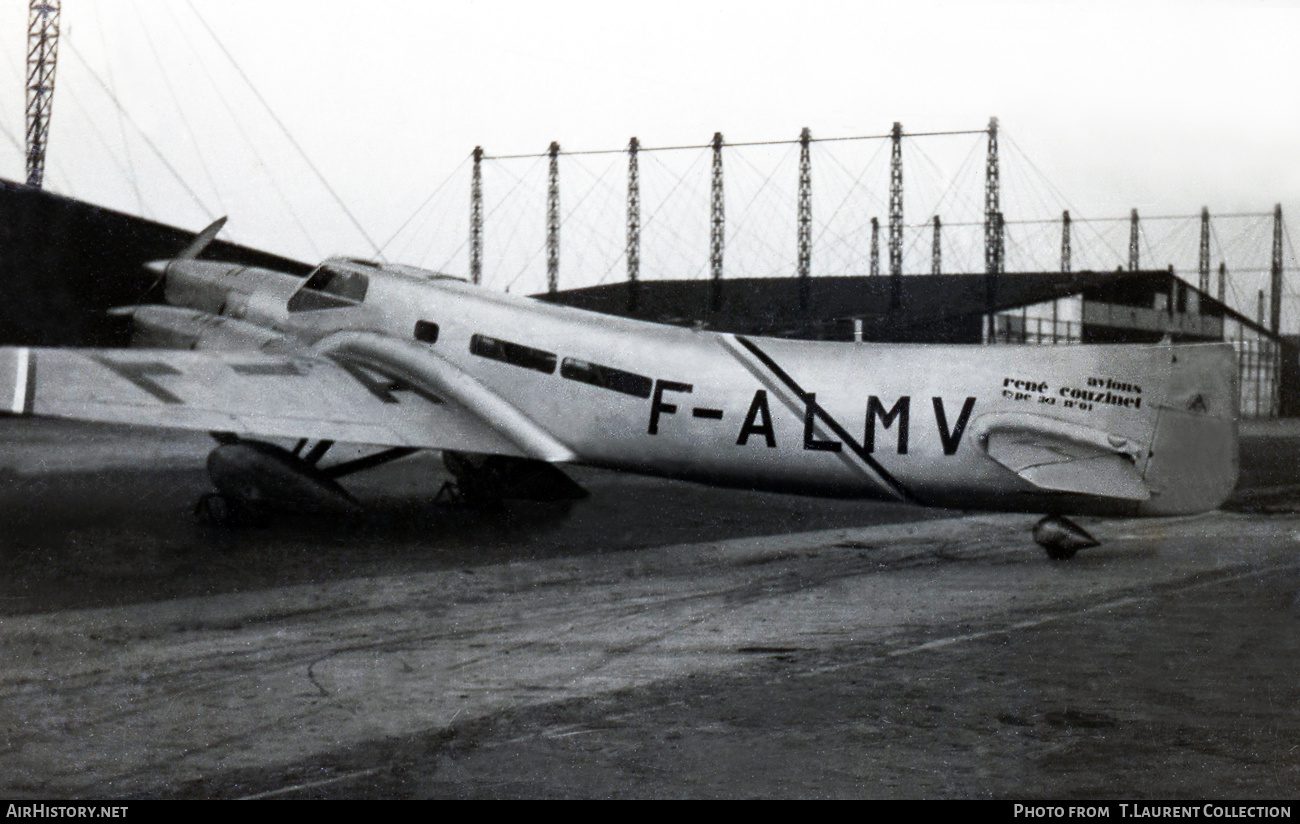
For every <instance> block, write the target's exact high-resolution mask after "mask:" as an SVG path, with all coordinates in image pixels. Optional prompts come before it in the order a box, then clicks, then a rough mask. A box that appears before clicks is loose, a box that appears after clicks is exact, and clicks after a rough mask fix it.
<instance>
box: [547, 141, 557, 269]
mask: <svg viewBox="0 0 1300 824" xmlns="http://www.w3.org/2000/svg"><path fill="white" fill-rule="evenodd" d="M548 153H549V154H550V156H551V168H550V174H549V176H548V178H547V185H546V291H547V292H549V293H551V294H552V295H553V294H555V292H556V291H557V290H558V289H559V286H560V144H559V143H556V142H554V141H552V142H551V148H550V149H549V151H548Z"/></svg>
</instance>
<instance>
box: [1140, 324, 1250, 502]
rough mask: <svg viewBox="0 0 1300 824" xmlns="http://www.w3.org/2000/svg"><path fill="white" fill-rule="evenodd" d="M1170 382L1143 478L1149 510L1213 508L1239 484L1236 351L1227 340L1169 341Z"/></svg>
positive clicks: (1157, 420)
mask: <svg viewBox="0 0 1300 824" xmlns="http://www.w3.org/2000/svg"><path fill="white" fill-rule="evenodd" d="M1168 351H1169V357H1170V368H1169V384H1168V389H1167V391H1166V392H1165V400H1164V403H1163V404H1161V405H1160V408H1159V412H1158V415H1157V418H1156V431H1155V435H1154V437H1153V438H1152V443H1151V458H1150V460H1149V461H1148V462H1147V465H1146V471H1145V472H1144V473H1143V480H1144V481H1145V482H1146V485H1147V487H1148V489H1150V491H1151V498H1150V500H1148V501H1144V502H1143V503H1142V504H1141V505H1140V511H1141V513H1142V514H1144V515H1183V514H1190V513H1193V512H1204V511H1206V510H1210V509H1214V508H1215V507H1217V506H1219V505H1220V504H1222V503H1223V502H1224V501H1225V500H1227V498H1228V496H1229V495H1231V494H1232V490H1233V488H1234V487H1235V486H1236V485H1237V471H1238V459H1237V415H1238V405H1239V396H1238V394H1237V356H1236V354H1235V353H1234V352H1233V350H1232V347H1231V346H1230V345H1228V344H1211V345H1192V346H1171V347H1169V350H1168Z"/></svg>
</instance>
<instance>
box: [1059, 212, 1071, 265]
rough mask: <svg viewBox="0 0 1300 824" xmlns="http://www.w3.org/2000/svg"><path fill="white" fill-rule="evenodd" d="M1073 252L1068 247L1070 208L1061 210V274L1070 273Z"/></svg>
mask: <svg viewBox="0 0 1300 824" xmlns="http://www.w3.org/2000/svg"><path fill="white" fill-rule="evenodd" d="M1072 256H1073V252H1072V250H1071V249H1070V210H1069V209H1066V210H1065V211H1064V212H1061V274H1063V275H1068V274H1070V268H1071V265H1072V261H1071V258H1072Z"/></svg>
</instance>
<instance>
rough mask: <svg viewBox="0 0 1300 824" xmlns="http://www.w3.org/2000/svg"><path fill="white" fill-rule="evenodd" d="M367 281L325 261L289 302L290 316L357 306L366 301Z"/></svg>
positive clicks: (368, 282) (352, 270)
mask: <svg viewBox="0 0 1300 824" xmlns="http://www.w3.org/2000/svg"><path fill="white" fill-rule="evenodd" d="M369 286H370V278H369V277H367V276H366V274H365V273H364V272H358V271H356V270H355V269H354V268H352V267H349V266H346V265H340V264H338V263H333V262H331V261H326V262H324V263H322V264H321V265H320V266H317V267H316V270H315V271H314V272H312V273H311V275H309V276H308V277H307V280H306V282H305V283H303V285H302V288H300V289H299V290H298V291H297V292H295V293H294V295H293V297H291V298H289V305H288V307H287V308H288V309H289V311H290V312H307V311H312V310H315V309H341V308H344V307H348V306H357V305H358V304H360V303H361V302H362V301H364V300H365V299H366V289H368V288H369Z"/></svg>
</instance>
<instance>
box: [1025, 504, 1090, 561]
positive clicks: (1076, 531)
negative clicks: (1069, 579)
mask: <svg viewBox="0 0 1300 824" xmlns="http://www.w3.org/2000/svg"><path fill="white" fill-rule="evenodd" d="M1034 540H1035V541H1037V542H1038V545H1039V546H1041V547H1042V548H1043V549H1045V550H1047V557H1049V558H1051V559H1052V560H1053V561H1068V560H1069V559H1071V558H1073V557H1074V554H1075V553H1076V552H1078V551H1079V550H1081V549H1088V548H1089V547H1094V546H1099V545H1100V542H1099V541H1098V540H1097V539H1096V538H1094V537H1092V536H1091V535H1089V534H1088V531H1087V530H1086V529H1084V528H1083V527H1081V526H1079V525H1078V524H1076V523H1075V522H1073V521H1071V520H1069V519H1067V518H1062V517H1061V516H1060V515H1048V516H1047V517H1046V518H1044V519H1043V520H1041V521H1039V522H1038V524H1037V525H1036V526H1035V527H1034Z"/></svg>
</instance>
